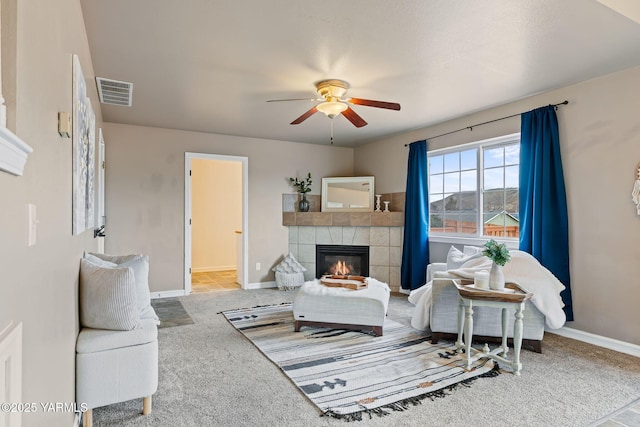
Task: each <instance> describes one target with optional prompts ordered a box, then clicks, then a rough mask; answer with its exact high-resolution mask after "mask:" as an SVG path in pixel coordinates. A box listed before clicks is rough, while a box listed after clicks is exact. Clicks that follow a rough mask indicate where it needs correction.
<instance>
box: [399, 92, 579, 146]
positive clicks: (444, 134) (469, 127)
mask: <svg viewBox="0 0 640 427" xmlns="http://www.w3.org/2000/svg"><path fill="white" fill-rule="evenodd" d="M568 103H569V101H567V100H565V101H562V102H559V103H557V104H550V106H552V107H555V108H556V110H557V109H558V107H559V106H560V105H567V104H568ZM521 114H522V113H518V114H512V115H510V116H505V117H500V118H499V119H494V120H489V121H488V122H482V123H478V124H475V125H471V126H467V127H464V128H460V129H456V130H452V131H451V132H447V133H442V134H440V135H436V136H432V137H431V138H426V140H427V141H431V140H432V139H436V138H440V137H441V136H446V135H451V134H452V133H456V132H460V131H463V130H467V129H469V130H473V128H474V127H477V126H482V125H486V124H489V123H493V122H498V121H500V120H504V119H510V118H512V117H516V116H519V115H521ZM409 145H410V144H404V146H405V147H408V146H409Z"/></svg>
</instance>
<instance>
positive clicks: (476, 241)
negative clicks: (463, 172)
mask: <svg viewBox="0 0 640 427" xmlns="http://www.w3.org/2000/svg"><path fill="white" fill-rule="evenodd" d="M516 141H517V142H518V143H519V142H520V132H517V133H512V134H509V135H504V136H499V137H495V138H488V139H483V140H481V141H474V142H470V143H467V144H460V145H456V146H453V147H447V148H441V149H437V150H432V151H428V152H427V161H428V160H429V157H431V156H435V155H438V156H440V155H445V154H447V153H454V152H460V151H464V150H467V149H470V148H478V151H477V156H478V159H477V170H476V180H477V182H476V191H477V193H478V212H477V216H476V223H477V224H479V225H480V224H483V221H482V219H483V218H482V206H483V205H484V204H483V199H482V193H483V191H482V189H483V173H482V172H483V171H484V164H483V158H482V149H481V148H487V147H490V146H492V145H502V144H508V143H510V142H516ZM428 173H429V174H430V173H431V172H430V171H428ZM428 178H429V177H428ZM429 195H431V193H430V194H429ZM429 206H431V201H430V200H429ZM478 230H479V231H478V232H477V233H476V234H475V235H470V234H456V233H438V232H431V212H429V241H430V242H435V243H451V244H460V245H475V246H480V245H483V244H484V243H485V242H486V241H487V240H488V239H489V238H490V237H488V236H483V235H482V234H481V233H483V230H484V227H480V226H478ZM491 238H493V239H494V240H496V241H497V242H499V243H504V244H506V245H507V247H508V248H509V249H518V244H519V238H513V237H491Z"/></svg>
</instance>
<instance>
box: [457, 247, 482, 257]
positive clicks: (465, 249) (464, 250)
mask: <svg viewBox="0 0 640 427" xmlns="http://www.w3.org/2000/svg"><path fill="white" fill-rule="evenodd" d="M483 250H484V248H481V247H480V246H468V245H464V246H463V247H462V253H464V254H465V255H475V254H479V253H481V252H482V251H483Z"/></svg>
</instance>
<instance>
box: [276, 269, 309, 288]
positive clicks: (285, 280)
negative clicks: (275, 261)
mask: <svg viewBox="0 0 640 427" xmlns="http://www.w3.org/2000/svg"><path fill="white" fill-rule="evenodd" d="M303 283H304V273H281V272H279V271H276V285H277V286H278V289H280V290H281V291H290V290H292V289H295V288H297V287H299V286H302V284H303Z"/></svg>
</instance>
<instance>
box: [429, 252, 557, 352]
mask: <svg viewBox="0 0 640 427" xmlns="http://www.w3.org/2000/svg"><path fill="white" fill-rule="evenodd" d="M480 250H481V248H476V247H470V246H466V247H465V248H464V252H460V251H458V250H457V249H455V248H453V249H452V250H451V251H450V252H449V255H448V257H447V258H448V260H449V264H450V265H448V264H447V263H444V262H441V263H431V264H429V265H428V266H427V283H428V282H429V281H432V296H431V307H430V312H429V324H430V329H431V333H432V335H431V342H432V343H434V344H435V343H437V342H438V341H439V340H441V339H443V338H446V339H453V340H455V339H456V337H457V334H458V303H459V301H460V297H459V294H458V291H457V288H456V287H455V284H454V283H453V282H452V280H451V279H452V278H453V276H451V275H449V274H448V273H447V271H448V270H449V269H452V268H458V267H459V266H460V265H461V264H462V263H463V262H464V261H465V260H468V259H470V258H471V257H474V256H479V255H477V254H479V252H480ZM452 252H454V253H453V254H452ZM455 256H458V257H459V258H458V259H452V258H455ZM456 261H457V262H458V264H457V265H456V264H455V262H456ZM452 262H453V263H454V264H453V265H451V264H452ZM500 310H501V309H498V308H493V307H474V315H473V317H474V322H473V337H474V340H475V339H477V340H478V341H490V340H493V339H499V338H500V337H501V336H502V323H501V315H500ZM508 319H509V324H508V334H507V336H508V337H509V338H510V339H511V338H513V323H514V313H513V310H511V313H510V314H509V316H508ZM523 321H524V330H523V345H524V346H525V347H529V348H531V349H533V350H534V351H536V352H538V353H541V352H542V338H543V337H544V329H545V316H544V314H542V313H541V312H540V310H538V308H537V307H536V306H535V305H533V304H532V303H531V301H527V302H526V303H525V310H524V319H523Z"/></svg>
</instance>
